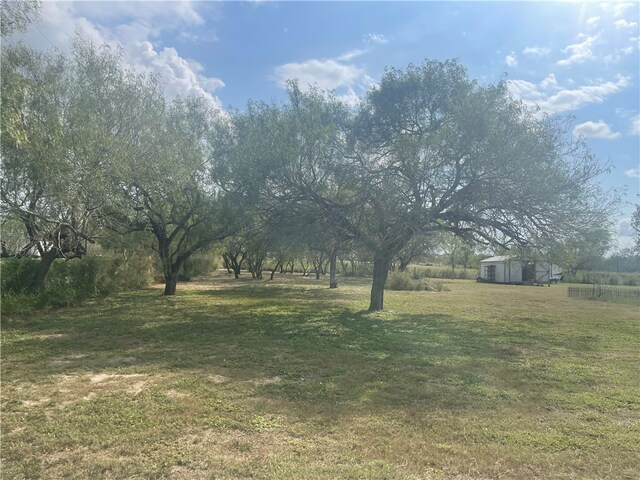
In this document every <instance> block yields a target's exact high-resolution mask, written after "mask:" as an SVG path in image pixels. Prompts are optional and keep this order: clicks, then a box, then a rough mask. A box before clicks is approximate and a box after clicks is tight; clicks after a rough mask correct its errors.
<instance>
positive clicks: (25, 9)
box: [0, 0, 41, 38]
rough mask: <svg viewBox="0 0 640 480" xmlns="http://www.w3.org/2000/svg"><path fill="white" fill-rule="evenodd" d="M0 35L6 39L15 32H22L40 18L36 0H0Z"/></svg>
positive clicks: (38, 4) (38, 5) (38, 3)
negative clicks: (0, 1)
mask: <svg viewBox="0 0 640 480" xmlns="http://www.w3.org/2000/svg"><path fill="white" fill-rule="evenodd" d="M0 5H1V8H0V33H1V34H2V38H8V37H10V36H11V35H13V34H14V33H15V32H24V31H25V30H26V29H27V27H28V26H29V24H31V23H33V22H35V21H37V20H38V19H39V18H40V7H41V5H40V2H39V1H38V0H2V3H1V4H0Z"/></svg>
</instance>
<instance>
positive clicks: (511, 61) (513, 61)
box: [504, 52, 518, 68]
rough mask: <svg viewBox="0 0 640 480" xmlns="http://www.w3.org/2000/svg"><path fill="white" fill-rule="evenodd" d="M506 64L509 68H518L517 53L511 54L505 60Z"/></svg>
mask: <svg viewBox="0 0 640 480" xmlns="http://www.w3.org/2000/svg"><path fill="white" fill-rule="evenodd" d="M504 63H506V64H507V65H508V66H509V67H512V68H513V67H517V66H518V57H516V55H515V53H513V52H511V53H510V54H509V55H507V56H506V57H505V58H504Z"/></svg>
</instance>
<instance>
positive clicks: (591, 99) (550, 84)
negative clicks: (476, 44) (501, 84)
mask: <svg viewBox="0 0 640 480" xmlns="http://www.w3.org/2000/svg"><path fill="white" fill-rule="evenodd" d="M629 84H630V77H626V76H618V77H617V78H616V81H615V82H613V81H608V82H600V83H597V84H593V85H582V86H579V87H577V88H566V87H562V86H560V85H559V84H558V83H557V81H556V78H555V76H554V75H553V74H551V75H549V76H547V77H546V78H545V79H544V80H542V81H541V82H540V83H538V84H535V83H532V82H528V81H526V80H509V81H508V85H509V90H510V91H511V93H512V95H513V96H514V97H516V98H519V99H520V100H522V101H523V102H524V103H526V104H528V105H531V106H537V107H538V108H540V110H542V111H543V112H546V113H549V114H553V113H561V112H567V111H571V110H577V109H578V108H581V107H583V106H584V105H588V104H591V103H602V102H603V101H604V100H605V99H606V98H607V97H608V96H610V95H613V94H614V93H617V92H620V91H621V90H623V89H624V88H626V87H627V86H629Z"/></svg>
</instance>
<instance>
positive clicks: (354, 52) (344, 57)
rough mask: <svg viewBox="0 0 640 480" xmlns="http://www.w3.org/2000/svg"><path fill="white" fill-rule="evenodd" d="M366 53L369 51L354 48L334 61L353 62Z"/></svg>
mask: <svg viewBox="0 0 640 480" xmlns="http://www.w3.org/2000/svg"><path fill="white" fill-rule="evenodd" d="M368 51H369V50H366V49H364V48H354V49H353V50H349V51H348V52H345V53H343V54H342V55H340V56H339V57H337V58H336V60H340V61H347V62H348V61H349V60H353V59H354V58H356V57H359V56H361V55H364V54H365V53H367V52H368Z"/></svg>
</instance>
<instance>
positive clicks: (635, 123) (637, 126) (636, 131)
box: [629, 115, 640, 135]
mask: <svg viewBox="0 0 640 480" xmlns="http://www.w3.org/2000/svg"><path fill="white" fill-rule="evenodd" d="M629 133H631V135H640V115H636V116H635V117H633V118H632V119H631V126H630V128H629Z"/></svg>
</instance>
